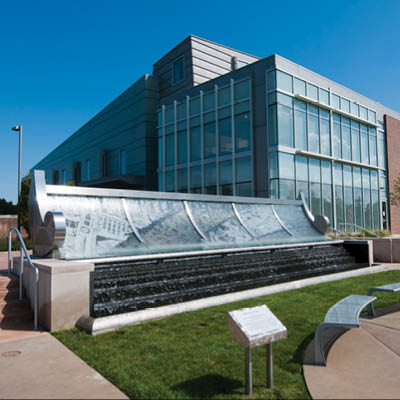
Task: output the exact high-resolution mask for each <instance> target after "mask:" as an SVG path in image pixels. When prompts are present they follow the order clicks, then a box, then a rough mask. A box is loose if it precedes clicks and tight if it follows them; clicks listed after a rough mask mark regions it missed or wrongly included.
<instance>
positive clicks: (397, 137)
mask: <svg viewBox="0 0 400 400" xmlns="http://www.w3.org/2000/svg"><path fill="white" fill-rule="evenodd" d="M385 126H386V143H387V145H386V147H387V163H388V165H387V167H388V189H389V193H391V192H393V191H394V184H395V181H396V179H397V177H399V176H400V156H399V149H400V120H398V119H396V118H393V117H391V116H389V115H385ZM389 218H390V229H391V232H392V233H394V234H399V233H400V207H399V206H394V205H391V206H390V213H389Z"/></svg>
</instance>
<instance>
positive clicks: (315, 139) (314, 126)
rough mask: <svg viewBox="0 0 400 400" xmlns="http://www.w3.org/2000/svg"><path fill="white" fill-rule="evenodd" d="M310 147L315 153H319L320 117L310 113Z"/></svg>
mask: <svg viewBox="0 0 400 400" xmlns="http://www.w3.org/2000/svg"><path fill="white" fill-rule="evenodd" d="M308 144H309V146H308V148H309V150H310V151H312V152H314V153H319V126H318V117H316V116H314V115H311V114H308Z"/></svg>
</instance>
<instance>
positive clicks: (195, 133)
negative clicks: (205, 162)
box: [190, 127, 201, 161]
mask: <svg viewBox="0 0 400 400" xmlns="http://www.w3.org/2000/svg"><path fill="white" fill-rule="evenodd" d="M200 157H201V138H200V127H196V128H191V129H190V160H191V161H198V160H200Z"/></svg>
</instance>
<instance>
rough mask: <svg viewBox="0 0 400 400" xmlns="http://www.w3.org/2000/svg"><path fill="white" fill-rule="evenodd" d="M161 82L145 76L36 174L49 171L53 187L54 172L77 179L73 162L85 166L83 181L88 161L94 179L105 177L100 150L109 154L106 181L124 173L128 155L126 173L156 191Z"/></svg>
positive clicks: (42, 162) (69, 140) (39, 167)
mask: <svg viewBox="0 0 400 400" xmlns="http://www.w3.org/2000/svg"><path fill="white" fill-rule="evenodd" d="M157 107H158V81H157V79H155V78H154V77H151V76H149V75H145V76H143V77H142V78H141V79H139V80H138V81H137V82H136V83H134V84H133V85H132V86H131V87H130V88H128V89H127V90H126V91H125V92H124V93H122V94H121V95H120V96H118V97H117V98H116V99H115V100H113V101H112V102H111V103H110V104H109V105H108V106H107V107H105V108H104V109H103V110H102V111H100V112H99V113H98V114H97V115H95V116H94V117H93V118H92V119H91V120H90V121H89V122H87V123H86V124H85V125H83V126H82V127H81V128H80V129H78V130H77V131H76V132H75V133H74V134H73V135H72V136H70V137H69V138H68V139H67V140H66V141H65V142H63V143H62V144H61V145H60V146H58V147H57V148H56V149H55V150H53V151H52V152H51V153H50V154H49V155H48V156H47V157H45V158H44V159H43V160H42V161H40V162H39V163H38V164H36V165H35V166H34V167H33V169H42V170H45V172H46V182H47V183H48V184H51V183H52V178H53V170H58V171H60V175H61V171H62V170H63V169H65V170H66V175H67V176H66V180H67V182H71V181H73V180H74V172H73V169H74V163H75V162H81V165H82V181H83V182H84V181H85V176H86V170H85V167H86V165H85V162H86V160H90V170H91V173H90V175H91V180H96V179H99V178H102V177H103V168H102V160H101V157H100V154H101V150H104V151H105V159H106V176H108V177H112V176H115V175H119V174H121V171H120V152H121V150H125V151H126V156H127V174H131V175H135V176H140V177H142V179H143V180H144V187H143V188H144V189H148V190H152V189H156V173H155V169H154V165H156V162H157V159H156V152H155V151H154V149H155V148H156V139H155V126H156V110H157Z"/></svg>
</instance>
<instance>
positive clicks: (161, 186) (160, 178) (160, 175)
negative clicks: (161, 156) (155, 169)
mask: <svg viewBox="0 0 400 400" xmlns="http://www.w3.org/2000/svg"><path fill="white" fill-rule="evenodd" d="M158 191H159V192H164V181H163V173H162V172H159V173H158Z"/></svg>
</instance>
